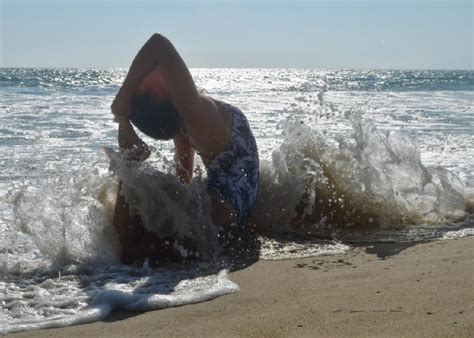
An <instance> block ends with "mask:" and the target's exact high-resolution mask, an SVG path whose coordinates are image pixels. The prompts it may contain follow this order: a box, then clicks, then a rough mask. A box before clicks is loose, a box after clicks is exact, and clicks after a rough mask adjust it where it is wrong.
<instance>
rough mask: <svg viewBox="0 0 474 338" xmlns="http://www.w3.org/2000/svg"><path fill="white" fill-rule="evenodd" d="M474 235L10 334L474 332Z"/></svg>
mask: <svg viewBox="0 0 474 338" xmlns="http://www.w3.org/2000/svg"><path fill="white" fill-rule="evenodd" d="M473 249H474V237H465V238H461V239H452V240H442V241H434V242H425V243H401V244H367V246H357V247H354V248H352V249H351V250H350V251H349V252H347V253H345V254H337V255H332V256H319V257H311V258H304V259H294V260H282V261H258V262H256V263H255V264H253V265H250V266H248V267H246V268H244V269H242V270H239V271H234V272H231V273H230V279H231V280H232V281H234V282H236V283H237V284H239V286H240V292H239V293H236V294H231V295H226V296H223V297H219V298H217V299H214V300H212V301H208V302H204V303H199V304H193V305H186V306H182V307H176V308H168V309H163V310H155V311H149V312H144V313H129V312H118V313H114V314H112V316H110V317H109V318H107V319H105V320H104V321H99V322H94V323H91V324H84V325H78V326H71V327H65V328H58V329H45V330H36V331H25V332H20V333H16V334H10V335H7V336H8V337H31V336H35V337H63V336H68V337H79V336H81V337H83V336H101V337H112V336H114V337H115V336H164V337H169V336H212V337H218V336H220V337H223V336H225V337H227V336H253V337H278V336H325V337H326V336H409V337H414V336H417V337H420V336H426V337H428V336H429V337H433V336H435V337H446V336H456V337H469V336H472V333H473V332H474V285H473V283H472V282H473V281H474V280H473V278H474V250H473Z"/></svg>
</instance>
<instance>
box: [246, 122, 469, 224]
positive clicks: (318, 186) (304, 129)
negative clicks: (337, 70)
mask: <svg viewBox="0 0 474 338" xmlns="http://www.w3.org/2000/svg"><path fill="white" fill-rule="evenodd" d="M347 118H348V119H349V120H350V121H351V123H352V126H353V129H354V133H353V134H352V136H351V137H347V138H339V139H338V140H337V141H338V143H337V145H334V143H333V142H328V141H327V140H326V139H325V138H324V137H323V136H322V135H321V134H320V133H319V132H318V131H316V130H314V129H311V128H310V127H309V126H307V125H306V124H305V123H304V122H303V121H301V120H299V119H293V118H290V119H288V120H287V121H286V122H285V124H284V125H283V128H284V132H285V135H286V137H285V140H284V141H283V143H282V145H281V146H280V148H279V149H278V150H275V151H274V152H273V155H272V162H271V163H268V162H266V163H263V165H262V175H261V176H262V179H261V183H262V184H261V194H260V199H259V203H258V206H257V208H256V212H255V216H256V219H257V223H259V224H260V225H261V226H262V227H264V228H267V229H271V230H272V231H277V232H291V231H297V232H298V231H300V232H303V233H304V232H308V231H309V232H310V231H317V230H321V229H326V230H328V231H329V232H330V231H333V230H337V229H338V228H345V227H359V228H360V227H370V228H373V229H396V228H405V227H407V226H413V225H417V224H432V225H436V224H440V223H443V222H449V221H459V220H462V219H463V218H464V217H465V215H466V198H465V196H464V184H463V183H462V181H461V180H460V179H459V178H458V177H456V175H454V174H452V173H450V172H449V171H448V170H446V169H444V168H441V167H434V166H425V165H423V163H422V162H421V159H420V153H419V151H418V148H417V145H416V143H415V142H414V140H413V139H412V138H410V137H409V136H408V135H406V134H404V133H402V132H398V131H393V132H387V133H382V132H380V131H378V130H377V128H376V127H375V125H374V123H373V122H372V121H370V120H364V119H362V118H361V117H360V115H358V114H348V115H347Z"/></svg>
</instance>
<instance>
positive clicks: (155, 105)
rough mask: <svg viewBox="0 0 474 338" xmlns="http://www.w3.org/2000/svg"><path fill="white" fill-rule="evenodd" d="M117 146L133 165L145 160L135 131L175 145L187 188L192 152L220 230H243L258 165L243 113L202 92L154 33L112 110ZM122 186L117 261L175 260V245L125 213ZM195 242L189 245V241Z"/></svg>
mask: <svg viewBox="0 0 474 338" xmlns="http://www.w3.org/2000/svg"><path fill="white" fill-rule="evenodd" d="M111 110H112V113H113V115H114V121H115V122H117V123H118V125H119V126H118V129H119V132H118V142H119V147H120V148H121V149H122V150H127V151H126V152H125V153H127V154H128V156H129V158H130V159H132V160H145V159H146V158H148V156H149V155H150V150H149V148H148V146H147V145H146V144H145V143H144V142H143V141H142V140H141V139H140V138H139V137H138V136H137V134H136V133H135V130H134V128H133V126H135V127H136V128H138V129H139V130H141V131H142V132H143V133H144V134H146V135H148V136H150V137H152V138H154V139H157V140H173V142H174V145H175V152H176V156H175V158H176V159H177V160H176V162H177V163H176V175H177V177H178V178H179V180H180V181H181V182H183V183H184V184H186V183H190V182H191V180H192V176H193V165H194V155H195V153H197V154H198V155H199V156H200V157H201V159H202V161H203V163H204V165H205V167H206V170H207V176H208V182H207V187H208V192H209V194H210V197H211V202H212V215H211V217H212V220H213V222H214V224H216V225H219V226H221V227H223V228H224V229H230V227H231V225H232V228H239V229H244V228H245V227H246V223H247V220H248V217H249V213H250V211H251V209H252V207H253V206H254V204H255V202H256V199H257V194H258V175H259V159H258V151H257V146H256V142H255V138H254V136H253V134H252V131H251V129H250V126H249V123H248V121H247V118H246V117H245V115H244V114H243V113H242V112H241V111H240V110H239V109H238V108H236V107H233V106H231V105H230V104H227V103H224V102H221V101H218V100H216V99H213V98H211V97H209V96H206V95H203V94H201V93H200V92H199V91H198V90H197V88H196V85H195V83H194V81H193V78H192V76H191V74H190V72H189V70H188V68H187V66H186V64H185V63H184V61H183V60H182V58H181V57H180V55H179V54H178V52H177V51H176V49H175V48H174V46H173V45H172V43H171V42H170V41H169V40H168V39H167V38H166V37H164V36H163V35H161V34H153V35H152V36H151V38H150V39H149V40H148V41H147V42H146V43H145V44H144V45H143V47H142V48H141V49H140V51H139V52H138V54H137V55H136V56H135V59H134V60H133V62H132V65H131V66H130V69H129V71H128V74H127V76H126V78H125V80H124V82H123V84H122V86H121V88H120V90H119V91H118V94H117V95H116V97H115V99H114V101H113V103H112V106H111ZM121 189H122V182H120V183H119V192H118V195H117V200H116V205H115V211H114V220H113V223H114V226H115V229H116V231H117V234H118V237H119V242H120V245H121V248H122V254H121V260H122V262H124V263H132V262H134V261H136V260H137V259H143V258H150V259H152V260H163V259H169V258H170V257H174V256H176V253H175V252H174V249H173V245H172V242H173V241H172V239H171V240H170V238H161V237H160V234H155V233H151V232H148V231H146V230H145V229H144V228H143V225H142V223H141V219H140V216H138V215H137V214H136V212H134V211H133V210H130V207H129V205H128V204H127V202H126V200H125V197H124V196H123V195H122V194H121ZM189 241H192V239H189Z"/></svg>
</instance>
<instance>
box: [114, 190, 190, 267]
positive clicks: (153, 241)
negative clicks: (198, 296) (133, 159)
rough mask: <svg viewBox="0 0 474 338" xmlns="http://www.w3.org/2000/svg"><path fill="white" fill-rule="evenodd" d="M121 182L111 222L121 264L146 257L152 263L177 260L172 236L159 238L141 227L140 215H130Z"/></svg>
mask: <svg viewBox="0 0 474 338" xmlns="http://www.w3.org/2000/svg"><path fill="white" fill-rule="evenodd" d="M121 189H122V182H120V183H119V189H118V193H117V200H116V202H115V211H114V219H113V224H114V226H115V231H117V234H118V237H119V242H120V246H121V249H122V253H121V258H120V261H121V262H122V263H123V264H133V263H135V262H137V261H138V262H143V261H144V260H145V259H146V258H148V259H149V260H150V263H151V264H152V265H160V264H163V263H164V262H170V261H172V262H179V261H181V260H180V259H179V258H178V257H174V254H173V242H174V238H172V237H169V238H160V237H158V236H157V235H156V234H155V233H153V232H151V231H146V230H145V228H144V227H143V224H142V220H141V218H140V215H131V213H130V206H129V205H128V203H127V202H126V201H125V198H124V196H122V195H120V190H121Z"/></svg>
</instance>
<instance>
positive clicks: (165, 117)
mask: <svg viewBox="0 0 474 338" xmlns="http://www.w3.org/2000/svg"><path fill="white" fill-rule="evenodd" d="M129 119H130V121H131V122H132V123H133V125H135V126H136V127H137V128H138V129H140V130H141V131H142V132H143V133H145V134H146V135H148V136H150V137H152V138H154V139H157V140H170V139H172V138H173V137H174V136H175V135H176V134H177V133H178V132H179V129H180V119H179V114H178V112H177V111H176V109H175V108H174V106H173V104H172V103H171V102H170V101H165V102H162V103H155V102H154V101H153V100H152V97H151V96H150V95H134V96H133V97H132V111H131V112H130V115H129Z"/></svg>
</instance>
